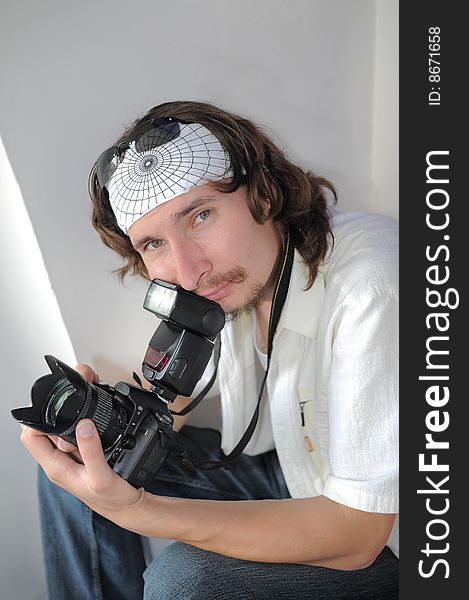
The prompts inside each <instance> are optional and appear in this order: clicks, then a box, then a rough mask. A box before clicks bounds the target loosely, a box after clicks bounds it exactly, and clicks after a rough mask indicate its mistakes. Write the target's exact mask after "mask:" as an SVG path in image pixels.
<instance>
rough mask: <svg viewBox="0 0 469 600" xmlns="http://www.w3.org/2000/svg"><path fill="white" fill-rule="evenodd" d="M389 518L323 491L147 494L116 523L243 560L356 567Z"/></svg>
mask: <svg viewBox="0 0 469 600" xmlns="http://www.w3.org/2000/svg"><path fill="white" fill-rule="evenodd" d="M344 509H345V510H344ZM383 517H384V518H385V517H389V519H388V520H387V521H386V519H383ZM392 521H393V517H392V516H391V515H376V518H374V515H373V514H372V513H362V512H361V511H354V510H353V509H347V508H346V507H343V506H342V505H340V504H337V503H335V502H332V501H331V500H329V499H327V498H324V497H322V496H320V497H317V498H306V499H289V500H256V501H237V502H232V501H231V502H230V501H223V502H220V501H213V500H187V499H181V498H166V497H161V496H154V495H152V494H148V493H147V494H145V496H144V497H143V498H142V502H141V503H140V504H139V506H138V507H136V508H135V510H132V511H131V513H130V514H129V515H127V516H126V517H124V521H123V522H120V523H119V524H121V525H122V526H124V527H127V528H128V529H132V530H133V531H136V532H137V533H140V534H141V535H146V536H150V537H163V538H169V539H174V540H179V541H182V542H186V543H189V544H192V545H193V546H197V547H199V548H202V549H205V550H210V551H212V552H218V553H220V554H224V555H227V556H232V557H234V558H240V559H243V560H253V561H261V562H289V563H307V564H312V565H317V566H327V567H330V568H338V569H356V568H361V567H364V566H366V565H367V564H369V563H370V562H371V561H372V560H373V558H374V556H373V553H374V550H373V549H372V548H371V547H370V536H371V539H376V533H377V529H378V531H380V532H381V533H380V535H378V538H379V541H378V542H377V544H376V551H375V552H376V553H377V552H378V551H379V546H380V545H381V542H382V545H384V543H385V541H386V539H387V536H388V535H389V530H390V527H391V526H392ZM380 528H381V529H380ZM382 540H384V541H382ZM373 547H374V546H373ZM375 555H376V554H375Z"/></svg>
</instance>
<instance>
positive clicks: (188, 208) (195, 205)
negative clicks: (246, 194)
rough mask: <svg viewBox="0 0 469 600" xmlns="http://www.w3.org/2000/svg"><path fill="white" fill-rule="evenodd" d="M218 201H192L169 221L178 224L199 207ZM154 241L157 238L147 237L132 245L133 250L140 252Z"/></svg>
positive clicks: (205, 197)
mask: <svg viewBox="0 0 469 600" xmlns="http://www.w3.org/2000/svg"><path fill="white" fill-rule="evenodd" d="M217 200H218V198H215V197H214V196H201V197H199V198H194V199H193V200H191V202H189V204H188V205H187V206H186V207H185V208H183V209H182V210H180V211H178V212H176V213H174V214H173V215H171V216H170V218H169V219H170V221H171V222H172V223H177V222H178V221H180V220H181V219H183V218H184V217H185V216H187V215H188V214H189V213H190V212H192V211H193V210H194V209H196V208H198V207H199V206H202V205H203V204H207V202H216V201H217ZM154 239H155V236H152V235H146V236H145V237H143V238H141V239H140V240H138V241H137V242H135V244H132V246H133V249H134V250H136V251H138V250H140V248H141V247H142V246H145V245H146V244H148V243H149V242H152V241H153V240H154Z"/></svg>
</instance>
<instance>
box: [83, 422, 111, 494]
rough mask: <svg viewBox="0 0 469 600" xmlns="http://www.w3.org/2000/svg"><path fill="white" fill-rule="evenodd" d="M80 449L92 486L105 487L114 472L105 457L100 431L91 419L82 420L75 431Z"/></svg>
mask: <svg viewBox="0 0 469 600" xmlns="http://www.w3.org/2000/svg"><path fill="white" fill-rule="evenodd" d="M75 436H76V438H77V443H78V449H79V451H80V456H81V458H82V460H83V464H84V465H85V467H86V471H87V473H88V479H89V481H90V483H91V484H92V485H96V486H99V485H100V484H103V485H105V484H106V482H107V481H108V480H109V477H110V476H112V471H111V468H110V467H109V465H108V464H107V462H106V459H105V457H104V452H103V447H102V445H101V440H100V438H99V434H98V431H97V429H96V426H95V424H94V423H93V421H92V420H91V419H82V420H81V421H80V422H79V423H78V425H77V427H76V430H75Z"/></svg>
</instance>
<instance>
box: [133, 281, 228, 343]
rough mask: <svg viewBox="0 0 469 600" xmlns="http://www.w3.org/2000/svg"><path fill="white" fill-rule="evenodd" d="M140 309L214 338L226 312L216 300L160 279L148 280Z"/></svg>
mask: <svg viewBox="0 0 469 600" xmlns="http://www.w3.org/2000/svg"><path fill="white" fill-rule="evenodd" d="M143 308H145V309H146V310H148V311H150V312H151V313H153V314H154V315H156V316H157V317H159V318H160V319H162V320H163V321H170V322H172V323H175V324H176V325H179V326H180V327H182V328H183V329H189V330H190V331H193V332H194V333H198V334H199V335H203V336H205V337H208V338H214V337H215V336H216V335H217V334H218V333H219V332H220V331H221V330H222V329H223V326H224V325H225V313H224V312H223V310H222V309H221V307H220V306H219V305H218V304H217V303H216V302H213V301H212V300H208V299H207V298H203V297H202V296H197V295H195V294H194V293H192V292H188V291H186V290H184V289H183V288H181V287H180V286H178V285H174V284H172V283H167V282H166V281H161V280H160V279H154V280H153V281H152V282H151V284H150V287H149V288H148V290H147V293H146V296H145V300H144V302H143Z"/></svg>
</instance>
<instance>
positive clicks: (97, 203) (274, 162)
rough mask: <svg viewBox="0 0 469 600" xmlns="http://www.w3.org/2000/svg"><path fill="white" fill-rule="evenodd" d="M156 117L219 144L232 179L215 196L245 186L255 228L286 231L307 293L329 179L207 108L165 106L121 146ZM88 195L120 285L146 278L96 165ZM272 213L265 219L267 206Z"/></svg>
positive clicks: (325, 217) (247, 125)
mask: <svg viewBox="0 0 469 600" xmlns="http://www.w3.org/2000/svg"><path fill="white" fill-rule="evenodd" d="M159 117H174V118H175V119H181V120H182V121H186V122H188V123H200V124H201V125H204V126H205V127H207V129H209V130H210V131H211V132H212V133H213V134H214V135H215V136H216V137H217V138H218V140H219V141H220V142H221V144H222V145H223V147H224V148H225V150H226V152H227V153H228V154H229V156H230V161H231V169H232V171H233V178H232V179H231V180H230V181H229V182H227V181H223V182H222V181H220V182H216V183H213V184H212V185H214V186H215V187H216V188H217V189H218V190H219V191H222V192H228V193H229V192H233V191H235V190H237V189H238V188H239V187H240V186H241V185H245V186H246V191H247V200H248V205H249V209H250V211H251V214H252V216H253V218H254V219H255V220H256V221H257V222H258V223H263V222H264V221H265V220H266V219H268V218H272V219H273V221H274V224H275V226H276V227H277V228H278V230H279V231H280V233H281V234H282V236H283V235H284V234H285V233H286V232H287V231H289V232H290V236H291V239H292V242H293V244H294V246H295V248H296V249H297V250H298V251H299V253H300V254H301V256H302V257H303V260H304V261H305V263H306V264H307V266H308V267H309V279H308V287H310V286H311V285H312V283H313V281H314V278H315V277H316V272H317V268H318V266H319V264H320V263H321V261H322V260H323V259H324V257H325V255H326V252H327V249H328V244H329V240H330V239H331V238H332V235H331V226H330V218H329V211H328V208H327V195H328V193H330V195H331V196H332V199H333V202H336V200H337V195H336V191H335V188H334V186H333V185H332V183H330V182H329V181H328V180H327V179H324V178H323V177H318V176H316V175H314V174H313V173H311V172H310V171H304V170H303V169H302V168H300V167H299V166H297V165H295V164H293V163H292V162H290V161H289V160H288V159H287V157H286V156H285V154H284V153H283V152H282V151H281V150H280V149H279V148H278V147H277V146H276V145H275V144H274V143H273V142H272V140H270V139H269V137H268V136H267V135H266V134H265V133H264V132H263V131H262V130H261V129H260V128H259V127H258V126H256V125H255V124H254V123H253V122H252V121H250V120H248V119H245V118H242V117H239V116H237V115H235V114H232V113H229V112H226V111H224V110H222V109H220V108H217V107H216V106H214V105H213V104H209V103H206V102H191V101H181V102H165V103H164V104H160V105H158V106H155V107H154V108H152V109H151V110H149V111H148V112H147V113H146V114H145V115H144V116H143V117H142V118H140V119H137V120H136V121H135V122H134V124H133V125H132V126H131V127H130V128H128V129H127V130H126V131H125V132H124V133H123V134H122V136H121V137H120V138H119V140H117V141H116V145H118V144H119V143H120V142H121V141H122V140H125V139H126V138H127V137H128V136H129V135H130V134H131V132H132V130H133V129H134V128H135V127H137V126H138V125H139V124H140V123H142V122H144V121H147V120H150V119H154V118H159ZM89 193H90V197H91V200H92V203H93V212H92V222H93V226H94V228H95V229H96V231H97V232H98V233H99V235H100V236H101V239H102V241H103V242H104V244H106V246H108V247H109V248H112V250H114V251H115V252H117V253H118V254H119V255H120V256H122V258H124V259H125V261H126V262H125V264H124V265H123V266H122V267H121V268H119V269H117V270H116V272H117V274H118V275H119V277H120V278H121V279H123V278H124V277H125V275H127V273H129V272H130V273H132V274H134V275H141V276H143V277H145V278H148V274H147V271H146V268H145V265H144V264H143V261H142V258H141V256H140V254H139V253H138V252H137V251H136V250H134V248H133V247H132V244H131V242H130V238H129V237H128V236H127V235H126V234H125V233H124V232H123V231H122V230H121V229H120V228H119V226H118V225H117V221H116V218H115V216H114V213H113V211H112V208H111V205H110V203H109V196H108V192H107V190H106V189H105V188H101V186H100V184H99V183H98V179H97V175H96V164H95V165H94V166H93V168H92V170H91V173H90V176H89ZM266 198H267V199H268V200H269V201H270V212H269V213H268V214H267V216H266V214H265V203H263V202H262V199H266Z"/></svg>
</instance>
